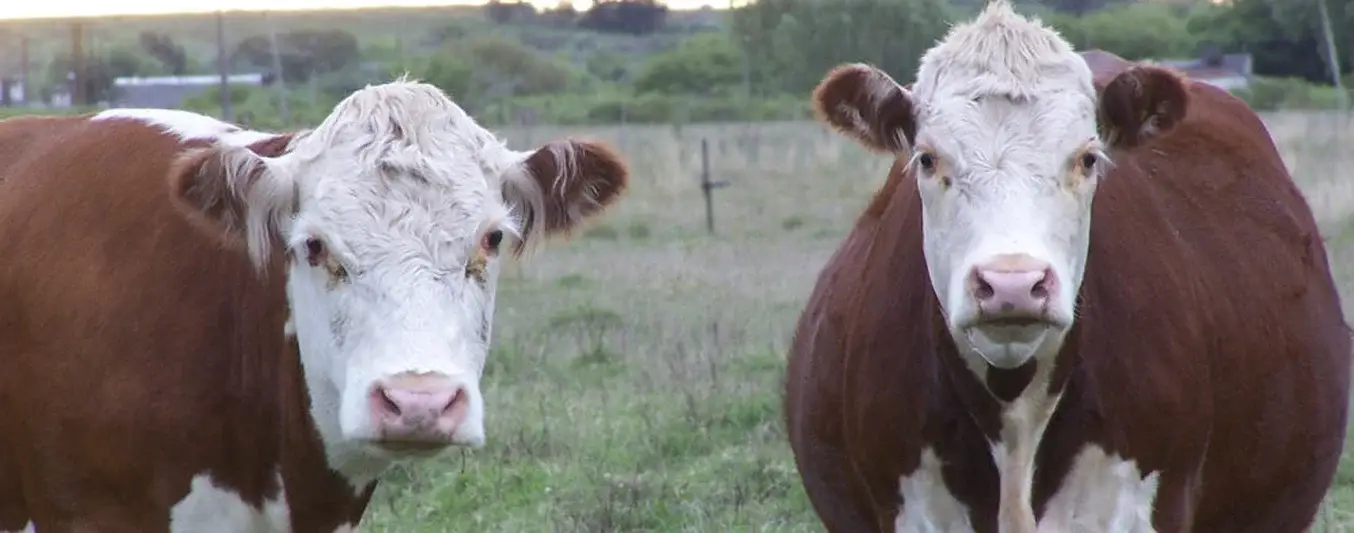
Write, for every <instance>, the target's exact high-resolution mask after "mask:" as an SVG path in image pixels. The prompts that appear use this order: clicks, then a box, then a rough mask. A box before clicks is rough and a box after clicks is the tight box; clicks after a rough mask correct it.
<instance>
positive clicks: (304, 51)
mask: <svg viewBox="0 0 1354 533" xmlns="http://www.w3.org/2000/svg"><path fill="white" fill-rule="evenodd" d="M277 41H278V55H279V56H280V59H281V63H282V73H281V75H282V79H283V80H285V81H287V82H300V83H304V82H306V81H308V80H309V79H310V78H311V77H312V76H315V75H319V74H328V73H332V72H338V71H339V70H342V69H344V68H345V67H348V66H350V65H356V64H357V62H358V60H359V59H360V58H361V51H360V49H359V48H358V45H357V38H356V37H353V35H352V34H350V33H348V32H346V31H343V30H297V31H291V32H287V33H283V34H280V35H278V36H277ZM233 59H234V60H235V61H243V62H244V63H246V64H248V65H250V66H251V67H253V68H257V69H263V70H269V71H271V70H273V49H272V42H271V41H269V39H268V36H266V35H253V36H250V37H249V38H247V39H245V40H243V41H241V42H240V44H239V45H237V46H236V47H235V52H234V54H233Z"/></svg>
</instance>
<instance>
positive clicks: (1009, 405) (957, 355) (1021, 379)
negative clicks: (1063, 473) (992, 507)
mask: <svg viewBox="0 0 1354 533" xmlns="http://www.w3.org/2000/svg"><path fill="white" fill-rule="evenodd" d="M946 337H947V339H948V334H947V335H946ZM1071 337H1072V336H1071V335H1069V336H1066V337H1060V338H1056V339H1050V340H1047V341H1045V342H1044V343H1043V344H1042V345H1041V346H1040V347H1039V349H1038V350H1037V351H1036V353H1035V355H1034V357H1032V358H1031V359H1030V361H1029V362H1027V363H1026V364H1024V365H1022V366H1020V367H1018V368H1015V369H1010V370H1003V369H998V368H994V367H992V366H990V365H989V364H987V362H986V361H985V360H984V359H983V358H982V356H981V355H980V354H978V353H976V352H974V351H973V350H971V349H970V350H966V349H965V348H964V347H960V346H957V345H955V344H954V343H953V342H951V343H949V344H950V347H951V348H952V349H953V352H951V353H952V354H953V355H954V357H951V358H950V363H951V364H950V365H949V366H950V367H951V372H952V373H953V374H952V375H953V377H954V378H956V381H961V382H966V383H969V384H972V385H971V386H967V387H959V388H958V390H959V395H960V397H961V398H962V401H963V403H964V404H965V407H966V408H967V409H968V410H969V413H970V415H971V416H972V417H973V419H974V421H975V422H977V423H978V425H979V426H980V427H981V428H982V429H983V434H984V435H985V436H986V437H987V439H988V445H989V447H990V451H991V454H992V460H993V464H994V465H995V466H996V469H997V475H998V476H999V478H1000V480H1001V481H1000V483H1001V485H1000V487H1001V488H1000V500H999V501H1000V503H999V506H998V524H1000V525H999V526H998V527H999V529H998V531H999V532H1000V533H1034V532H1035V531H1036V522H1035V517H1034V510H1033V506H1032V501H1031V500H1032V492H1033V486H1034V470H1035V455H1036V453H1037V451H1038V449H1039V443H1040V441H1041V440H1042V439H1043V435H1044V430H1045V429H1046V428H1047V427H1048V422H1049V420H1050V419H1051V418H1052V417H1053V412H1054V410H1055V409H1056V408H1057V406H1058V401H1059V400H1060V399H1061V397H1062V390H1063V385H1064V384H1065V383H1066V380H1067V376H1068V372H1067V371H1066V368H1065V366H1066V365H1065V364H1062V362H1061V361H1060V360H1059V358H1060V357H1064V354H1063V353H1062V352H1064V351H1066V350H1063V347H1064V346H1066V345H1067V344H1068V343H1071V342H1075V340H1074V339H1072V338H1071ZM1068 362H1069V363H1070V361H1068Z"/></svg>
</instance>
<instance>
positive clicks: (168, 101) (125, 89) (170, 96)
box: [108, 73, 274, 109]
mask: <svg viewBox="0 0 1354 533" xmlns="http://www.w3.org/2000/svg"><path fill="white" fill-rule="evenodd" d="M273 78H274V76H272V75H271V74H257V73H255V74H231V75H230V76H229V77H228V78H227V83H229V84H230V85H232V86H244V87H264V86H268V85H270V84H272V82H273ZM220 84H221V77H220V76H217V75H215V74H203V75H192V76H147V77H122V78H116V79H114V80H113V97H112V100H111V101H110V102H108V106H109V107H138V108H145V107H150V108H160V109H178V108H180V107H183V104H184V102H185V101H187V100H188V99H189V98H193V97H195V96H199V95H201V94H202V93H205V92H207V91H209V90H212V89H215V88H216V87H218V86H220Z"/></svg>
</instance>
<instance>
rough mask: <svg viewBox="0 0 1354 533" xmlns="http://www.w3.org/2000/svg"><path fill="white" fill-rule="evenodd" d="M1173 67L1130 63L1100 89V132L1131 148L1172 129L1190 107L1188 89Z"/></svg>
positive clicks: (1107, 139) (1108, 139) (1109, 141)
mask: <svg viewBox="0 0 1354 533" xmlns="http://www.w3.org/2000/svg"><path fill="white" fill-rule="evenodd" d="M1185 83H1186V82H1185V80H1184V79H1182V78H1181V76H1180V75H1179V74H1177V73H1175V72H1173V71H1170V70H1167V69H1164V68H1161V67H1156V66H1149V65H1138V66H1134V67H1131V68H1129V69H1127V70H1124V71H1123V72H1120V73H1119V75H1118V76H1115V77H1114V79H1112V80H1110V82H1109V84H1107V85H1106V86H1105V89H1104V90H1103V91H1101V92H1100V111H1099V115H1100V116H1099V122H1100V136H1101V137H1102V138H1103V139H1104V140H1105V142H1106V143H1107V144H1109V145H1110V146H1111V147H1114V148H1132V147H1135V146H1138V145H1140V144H1142V143H1144V142H1147V141H1148V140H1149V139H1152V138H1153V137H1158V136H1161V135H1165V134H1167V133H1169V132H1170V131H1171V130H1172V129H1173V128H1175V126H1176V125H1177V124H1179V123H1180V121H1181V120H1184V118H1185V114H1186V113H1187V112H1188V111H1189V89H1188V88H1187V86H1186V85H1185Z"/></svg>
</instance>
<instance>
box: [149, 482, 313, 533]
mask: <svg viewBox="0 0 1354 533" xmlns="http://www.w3.org/2000/svg"><path fill="white" fill-rule="evenodd" d="M278 486H279V487H281V486H282V480H281V478H280V477H279V479H278ZM290 522H291V517H290V513H289V512H288V509H287V501H286V492H285V491H279V494H278V496H277V499H276V500H268V501H265V502H264V503H263V507H262V508H259V507H255V506H253V505H250V504H249V503H247V502H245V501H244V499H242V498H240V495H239V494H237V493H235V492H234V491H231V490H229V489H225V488H222V487H219V486H217V485H216V484H215V483H213V482H212V479H211V477H210V476H208V475H207V474H198V475H197V476H195V477H193V482H192V485H191V488H190V490H189V492H188V495H187V496H184V497H183V499H182V500H179V503H177V504H175V505H174V508H173V509H170V511H169V531H170V532H171V533H189V532H192V533H289V532H290V531H291V523H290Z"/></svg>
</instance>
